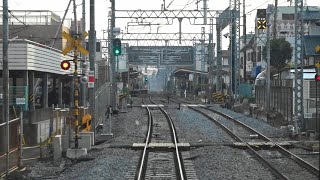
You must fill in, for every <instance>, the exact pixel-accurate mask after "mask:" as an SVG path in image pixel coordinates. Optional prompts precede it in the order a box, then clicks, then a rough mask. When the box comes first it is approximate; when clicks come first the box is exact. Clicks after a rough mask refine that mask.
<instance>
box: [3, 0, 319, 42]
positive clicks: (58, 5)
mask: <svg viewBox="0 0 320 180" xmlns="http://www.w3.org/2000/svg"><path fill="white" fill-rule="evenodd" d="M240 1H241V3H242V1H243V0H240ZM68 2H69V0H8V3H9V9H10V10H50V11H53V12H54V13H56V14H58V15H60V16H61V17H62V16H63V14H64V12H65V9H66V8H67V5H68ZM165 2H166V6H169V7H168V9H169V10H173V9H175V10H177V9H182V8H184V9H185V10H188V9H196V8H197V5H196V2H197V0H165ZM170 3H171V4H170ZM273 3H274V0H246V10H245V11H246V12H248V14H247V16H248V17H247V32H250V31H253V30H254V17H255V14H256V9H262V8H266V7H267V4H273ZM76 4H77V5H78V6H77V7H78V8H77V15H78V20H79V19H80V18H81V16H82V6H81V4H82V0H76ZM161 4H163V0H116V9H117V10H123V9H129V10H137V9H141V10H147V9H153V10H160V8H161ZM169 4H170V5H169ZM304 4H307V5H309V6H320V0H305V1H304ZM95 5H96V8H95V10H96V13H95V15H96V21H95V23H96V31H97V38H102V30H106V29H107V28H108V26H107V22H108V21H107V20H108V11H109V10H110V2H109V0H96V1H95ZM228 5H229V0H208V8H209V10H224V9H226V8H227V7H228ZM289 5H290V3H289V2H287V0H279V6H289ZM292 5H294V0H293V2H292ZM1 6H2V1H1ZM202 7H203V2H202V1H201V2H200V3H199V4H198V8H199V9H202ZM241 11H242V5H241ZM241 14H242V13H241ZM67 17H68V18H73V9H72V6H71V7H70V10H69V12H68V15H67ZM86 17H87V19H86V20H87V23H86V24H87V25H86V27H87V29H89V0H86ZM149 21H154V20H153V19H150V20H149ZM156 21H159V20H156ZM162 21H164V20H162ZM127 22H128V20H123V19H117V20H116V26H118V27H120V28H121V29H122V30H125V25H126V23H127ZM165 22H166V21H164V22H163V23H165ZM208 22H209V20H208ZM160 23H162V22H160ZM241 24H242V22H241ZM182 27H183V28H182V31H183V32H185V33H188V32H198V33H201V26H196V27H195V26H191V25H190V24H189V22H187V20H185V21H183V26H182ZM157 29H158V31H159V32H178V21H177V20H175V22H174V25H173V26H158V27H157V26H153V27H152V28H151V30H150V27H141V26H139V27H130V28H129V30H130V32H137V31H139V32H149V31H151V32H156V31H157ZM206 31H207V32H208V31H209V28H206ZM225 31H228V29H227V28H226V29H225ZM223 33H224V32H223Z"/></svg>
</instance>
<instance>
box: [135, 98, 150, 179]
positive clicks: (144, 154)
mask: <svg viewBox="0 0 320 180" xmlns="http://www.w3.org/2000/svg"><path fill="white" fill-rule="evenodd" d="M143 104H145V103H144V101H143ZM146 110H147V111H148V132H147V136H146V140H145V145H144V148H143V152H142V156H141V161H140V167H139V171H138V177H137V180H141V179H142V178H143V171H144V170H145V165H146V160H147V149H148V144H149V142H150V140H151V136H150V135H151V131H152V124H153V119H152V115H151V112H150V109H149V107H148V106H146Z"/></svg>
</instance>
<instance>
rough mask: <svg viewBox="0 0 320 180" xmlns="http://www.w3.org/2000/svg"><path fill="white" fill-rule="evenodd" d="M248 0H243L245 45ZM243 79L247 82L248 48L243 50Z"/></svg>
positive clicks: (245, 41)
mask: <svg viewBox="0 0 320 180" xmlns="http://www.w3.org/2000/svg"><path fill="white" fill-rule="evenodd" d="M245 9H246V0H243V45H244V47H245V46H246V45H247V27H246V26H247V16H246V11H245ZM243 81H244V83H246V82H247V48H244V52H243Z"/></svg>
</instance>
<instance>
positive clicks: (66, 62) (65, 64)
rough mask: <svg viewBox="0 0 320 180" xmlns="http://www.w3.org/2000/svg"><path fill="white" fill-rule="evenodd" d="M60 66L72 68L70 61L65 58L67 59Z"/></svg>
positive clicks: (64, 68) (66, 68) (65, 68)
mask: <svg viewBox="0 0 320 180" xmlns="http://www.w3.org/2000/svg"><path fill="white" fill-rule="evenodd" d="M60 66H61V69H63V70H68V69H70V66H71V65H70V62H69V61H67V60H65V61H62V62H61V64H60Z"/></svg>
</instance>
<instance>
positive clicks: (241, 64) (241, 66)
mask: <svg viewBox="0 0 320 180" xmlns="http://www.w3.org/2000/svg"><path fill="white" fill-rule="evenodd" d="M240 69H243V57H241V58H240Z"/></svg>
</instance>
